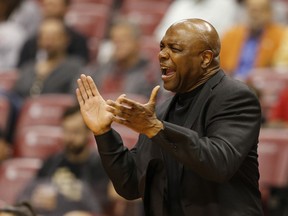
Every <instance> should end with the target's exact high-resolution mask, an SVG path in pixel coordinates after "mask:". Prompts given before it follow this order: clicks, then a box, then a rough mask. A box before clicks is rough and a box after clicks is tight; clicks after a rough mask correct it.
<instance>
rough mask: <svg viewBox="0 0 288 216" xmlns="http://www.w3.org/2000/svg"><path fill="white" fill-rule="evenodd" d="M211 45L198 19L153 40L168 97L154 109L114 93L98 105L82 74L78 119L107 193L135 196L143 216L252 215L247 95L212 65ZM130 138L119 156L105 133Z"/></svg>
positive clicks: (256, 121)
mask: <svg viewBox="0 0 288 216" xmlns="http://www.w3.org/2000/svg"><path fill="white" fill-rule="evenodd" d="M219 52H220V42H219V36H218V34H217V32H216V30H215V28H214V27H213V26H211V24H209V23H207V22H206V21H204V20H200V19H188V20H182V21H179V22H177V23H175V24H173V25H172V26H170V27H169V29H168V30H167V31H166V34H165V36H164V37H163V39H162V40H161V43H160V53H159V61H160V66H161V70H162V80H163V82H164V88H165V89H166V90H169V91H172V92H174V93H175V95H174V96H173V97H172V98H170V99H168V100H167V101H166V102H164V103H163V104H161V105H160V106H159V107H157V108H155V107H156V96H157V92H158V90H159V86H157V87H155V88H154V89H153V91H152V93H151V96H150V100H149V101H148V102H147V103H146V104H140V103H138V102H136V101H133V100H131V99H129V98H127V97H126V96H125V95H120V96H119V98H118V99H117V100H116V101H111V100H108V101H105V100H104V99H103V98H102V97H101V95H100V93H99V92H98V90H97V87H96V86H95V84H94V82H93V80H92V78H91V77H89V76H88V77H87V76H85V75H81V77H80V79H78V86H79V88H78V89H77V90H76V93H77V98H78V101H79V103H80V106H81V112H82V116H83V118H84V120H85V122H86V124H87V126H88V127H89V128H90V129H91V130H92V131H93V133H94V134H95V137H96V141H97V145H98V150H99V153H100V155H101V158H102V162H103V164H104V167H105V169H106V171H107V173H108V175H109V176H110V178H111V180H112V182H113V184H114V187H115V189H116V191H117V192H118V193H119V194H120V195H121V196H123V197H124V198H126V199H136V198H139V197H141V198H142V199H143V202H144V207H145V214H146V215H149V216H166V215H167V216H168V215H169V216H191V215H193V216H232V215H233V216H234V215H235V216H240V215H243V216H261V215H263V213H262V207H261V195H260V192H259V189H258V179H259V172H258V162H257V143H258V134H259V129H260V122H261V112H260V106H259V102H258V100H257V98H256V96H255V95H254V94H253V93H252V92H251V91H250V90H249V88H248V87H247V86H246V85H244V84H243V83H241V82H239V81H236V80H233V79H231V78H229V77H228V76H226V75H225V74H224V72H223V71H222V70H221V69H220V67H219V64H220V62H219ZM112 122H117V123H120V124H123V125H125V126H127V127H129V128H132V129H133V130H135V131H136V132H138V133H139V134H140V135H139V140H138V142H137V144H136V147H135V148H134V149H132V150H130V151H129V150H128V149H127V148H125V147H124V146H123V142H122V140H121V137H120V135H119V134H118V133H117V132H116V131H115V130H113V129H112V128H111V123H112Z"/></svg>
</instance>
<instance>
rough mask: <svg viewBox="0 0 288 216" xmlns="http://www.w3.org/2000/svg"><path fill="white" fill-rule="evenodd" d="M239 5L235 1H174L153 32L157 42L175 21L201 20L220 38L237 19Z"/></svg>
mask: <svg viewBox="0 0 288 216" xmlns="http://www.w3.org/2000/svg"><path fill="white" fill-rule="evenodd" d="M238 10H239V5H238V3H237V2H236V1H235V0H175V1H173V2H172V3H171V5H170V7H169V8H168V11H167V13H166V14H165V16H164V17H163V19H162V20H161V22H160V24H159V25H158V27H157V28H156V30H155V36H156V38H157V40H158V41H160V40H161V39H162V37H163V36H164V34H165V32H166V29H167V28H168V27H169V26H170V25H171V24H172V23H174V22H175V20H181V19H187V18H201V19H204V20H207V21H209V22H210V23H211V24H212V25H213V26H215V28H216V29H217V31H218V33H219V34H220V36H221V35H222V33H223V32H224V31H226V30H227V29H228V28H229V27H230V26H232V25H233V24H234V23H235V22H236V20H237V18H238V15H237V14H238Z"/></svg>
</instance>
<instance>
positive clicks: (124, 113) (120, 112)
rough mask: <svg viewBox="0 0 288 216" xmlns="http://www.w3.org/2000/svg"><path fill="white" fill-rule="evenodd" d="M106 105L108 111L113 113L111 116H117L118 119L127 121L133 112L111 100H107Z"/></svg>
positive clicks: (129, 108)
mask: <svg viewBox="0 0 288 216" xmlns="http://www.w3.org/2000/svg"><path fill="white" fill-rule="evenodd" d="M107 104H108V105H109V106H108V107H107V109H108V111H109V112H111V113H113V115H115V116H118V117H120V118H124V119H127V118H129V117H130V116H131V113H132V112H133V110H132V109H131V107H127V106H126V105H122V104H119V103H116V102H114V101H112V100H107ZM110 107H111V108H110Z"/></svg>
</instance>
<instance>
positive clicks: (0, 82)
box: [0, 69, 19, 91]
mask: <svg viewBox="0 0 288 216" xmlns="http://www.w3.org/2000/svg"><path fill="white" fill-rule="evenodd" d="M18 76H19V74H18V71H17V70H16V69H12V70H7V71H0V90H3V91H9V90H11V89H12V88H13V86H14V85H15V83H16V81H17V79H18Z"/></svg>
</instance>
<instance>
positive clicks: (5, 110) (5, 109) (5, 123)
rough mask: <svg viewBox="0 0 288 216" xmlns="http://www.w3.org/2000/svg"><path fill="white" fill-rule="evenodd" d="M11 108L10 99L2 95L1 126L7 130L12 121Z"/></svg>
mask: <svg viewBox="0 0 288 216" xmlns="http://www.w3.org/2000/svg"><path fill="white" fill-rule="evenodd" d="M10 109H11V105H10V102H9V99H8V98H7V97H6V96H4V95H0V128H1V129H2V130H3V131H5V132H7V129H8V127H9V123H10V122H9V120H10V118H9V117H10Z"/></svg>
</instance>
